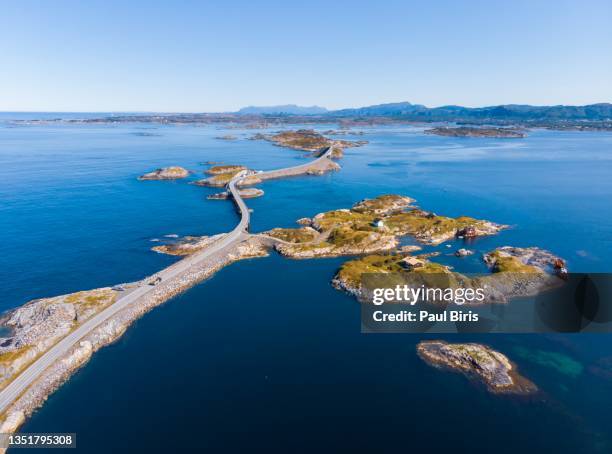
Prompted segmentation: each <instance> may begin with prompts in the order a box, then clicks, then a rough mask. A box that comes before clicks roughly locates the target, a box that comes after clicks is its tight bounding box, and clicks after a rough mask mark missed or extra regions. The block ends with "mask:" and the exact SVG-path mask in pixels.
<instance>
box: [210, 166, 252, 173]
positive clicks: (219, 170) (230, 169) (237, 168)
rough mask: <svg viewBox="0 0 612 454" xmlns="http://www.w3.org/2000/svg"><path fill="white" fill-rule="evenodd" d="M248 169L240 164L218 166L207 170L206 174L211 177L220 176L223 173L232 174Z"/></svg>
mask: <svg viewBox="0 0 612 454" xmlns="http://www.w3.org/2000/svg"><path fill="white" fill-rule="evenodd" d="M246 169H247V168H246V167H245V166H243V165H238V164H228V165H216V166H213V167H211V168H210V169H207V170H206V173H207V174H209V175H220V174H222V173H232V172H236V173H237V172H240V171H241V170H246Z"/></svg>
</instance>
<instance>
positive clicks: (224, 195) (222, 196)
mask: <svg viewBox="0 0 612 454" xmlns="http://www.w3.org/2000/svg"><path fill="white" fill-rule="evenodd" d="M238 194H240V197H242V198H243V199H254V198H256V197H261V196H262V195H264V191H263V190H262V189H258V188H245V189H239V190H238ZM206 198H207V199H208V200H227V199H229V198H230V193H229V192H228V191H223V192H218V193H216V194H211V195H209V196H208V197H206Z"/></svg>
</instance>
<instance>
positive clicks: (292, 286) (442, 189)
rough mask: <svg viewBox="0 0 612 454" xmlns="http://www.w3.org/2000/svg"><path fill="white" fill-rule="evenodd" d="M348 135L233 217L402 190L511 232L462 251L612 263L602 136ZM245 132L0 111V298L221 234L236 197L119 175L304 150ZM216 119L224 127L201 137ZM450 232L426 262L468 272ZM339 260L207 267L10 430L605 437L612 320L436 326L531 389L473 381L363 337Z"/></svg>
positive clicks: (8, 304)
mask: <svg viewBox="0 0 612 454" xmlns="http://www.w3.org/2000/svg"><path fill="white" fill-rule="evenodd" d="M5 117H6V115H5ZM47 118H53V115H52V114H51V115H50V116H49V117H47ZM333 126H334V125H326V126H323V127H321V129H322V130H325V129H329V127H333ZM363 131H364V132H365V135H363V136H358V137H357V136H355V137H354V136H350V135H349V136H341V137H342V138H347V139H356V140H360V139H365V140H368V141H369V142H370V143H369V144H368V145H366V146H364V147H361V148H351V149H347V150H346V152H345V157H344V158H343V159H342V160H341V161H340V163H341V165H342V170H341V171H340V172H338V173H333V174H329V175H325V176H323V177H317V178H315V177H299V178H293V179H284V180H277V181H271V182H268V183H266V184H264V185H262V186H261V187H262V188H263V189H264V190H265V192H266V194H265V196H264V197H262V198H260V199H254V200H249V201H248V204H249V206H250V207H252V208H253V209H254V213H253V217H252V226H251V230H252V231H254V232H257V231H261V230H264V229H269V228H272V227H277V226H295V220H296V219H298V218H300V217H304V216H312V215H314V214H316V213H318V212H321V211H325V210H329V209H335V208H341V207H349V206H350V205H352V204H353V203H354V202H356V201H358V200H360V199H362V198H364V197H373V196H376V195H379V194H384V193H399V194H405V195H409V196H411V197H414V198H416V199H417V200H418V203H419V204H420V205H421V206H422V207H423V208H425V209H429V210H433V211H435V212H436V213H438V214H446V215H452V216H457V215H462V214H465V215H470V216H475V217H480V218H484V219H490V220H492V221H495V222H499V223H504V224H509V225H512V226H513V228H512V229H510V230H508V231H504V232H502V233H501V234H500V235H498V236H494V237H489V238H485V239H480V240H478V241H477V242H476V243H475V244H474V245H472V246H471V247H472V248H474V249H476V250H477V251H478V252H486V251H488V250H490V249H492V248H494V247H496V246H502V245H515V246H539V247H543V248H546V249H549V250H551V251H552V252H554V253H556V254H558V255H560V256H562V257H564V258H566V259H567V261H568V265H569V268H570V270H572V271H586V272H596V271H599V272H610V271H612V244H611V243H612V204H611V203H610V200H611V196H612V178H610V175H612V134H604V133H578V132H550V131H534V132H532V133H531V134H530V136H529V137H528V138H526V139H522V140H502V139H497V140H491V139H457V138H444V137H437V136H428V135H424V134H423V133H422V129H420V128H412V127H403V128H400V127H392V128H391V127H389V128H378V129H367V128H366V129H364V130H363ZM254 132H260V131H247V130H241V129H237V130H229V129H222V128H219V127H215V126H212V127H192V126H157V125H147V124H136V123H135V124H121V125H115V126H110V125H94V126H92V125H61V124H47V125H27V124H13V123H11V122H7V121H3V120H2V118H0V231H1V232H2V234H3V238H4V243H3V248H2V255H1V258H0V261H1V265H2V266H1V270H2V272H1V274H0V285H1V286H2V297H1V299H0V310H2V311H4V310H8V309H11V308H13V307H16V306H19V305H21V304H23V303H25V302H26V301H29V300H31V299H34V298H40V297H45V296H53V295H58V294H63V293H67V292H73V291H77V290H83V289H89V288H95V287H101V286H106V285H112V284H115V283H120V282H128V281H133V280H136V279H140V278H142V277H144V276H146V275H148V274H150V273H152V272H154V271H156V270H158V269H160V268H162V267H164V266H166V265H168V264H170V263H172V262H173V261H174V260H175V259H174V258H172V257H167V256H163V255H159V254H155V253H154V252H151V251H150V247H151V246H153V245H155V244H158V243H156V242H153V241H151V240H155V239H159V240H162V241H164V240H167V238H166V237H165V235H173V234H176V235H204V234H214V233H219V232H225V231H229V230H230V229H231V228H233V226H234V225H235V224H236V222H237V216H236V213H235V210H234V208H233V206H232V204H231V203H230V202H224V201H209V200H206V195H208V194H210V193H212V192H215V191H214V190H213V189H207V188H201V187H196V186H193V185H189V184H187V182H186V181H176V182H139V181H137V180H136V177H137V176H138V175H140V174H142V173H144V172H146V171H149V170H152V169H154V168H157V167H163V166H168V165H181V166H184V167H186V168H188V169H191V170H193V171H194V172H195V175H194V176H193V177H190V179H195V178H198V177H201V176H202V171H203V170H204V169H205V166H203V165H202V163H203V162H205V161H223V162H226V163H241V164H246V165H248V166H249V167H252V168H255V169H274V168H278V167H285V166H289V165H295V164H298V163H302V162H305V158H304V157H303V154H302V153H300V152H297V151H293V150H289V149H285V148H279V147H275V146H273V145H270V144H269V143H266V142H261V141H252V140H246V139H247V138H248V137H250V136H251V135H253V134H254ZM225 134H233V135H236V136H238V138H239V140H236V141H224V140H219V139H216V137H217V136H221V135H225ZM339 138H340V136H339ZM460 246H461V244H460V243H459V242H457V244H453V248H452V249H451V248H446V247H445V246H444V245H443V246H440V247H438V248H436V249H437V250H440V251H441V252H443V255H442V256H441V257H439V258H438V259H439V261H441V262H444V263H446V264H450V265H453V266H454V267H455V268H456V269H457V270H458V271H466V272H467V271H483V270H484V267H483V265H482V263H481V259H480V254H475V255H474V256H472V257H467V258H464V259H457V258H454V257H451V256H448V254H449V253H450V252H452V251H454V250H455V249H456V248H458V247H460ZM345 260H346V259H345V258H337V259H320V260H308V261H295V260H285V259H282V258H281V257H278V256H276V255H272V256H270V257H269V258H263V259H254V260H249V261H244V262H239V263H236V264H234V265H231V266H230V267H228V268H225V269H223V270H222V271H220V272H219V273H217V274H216V275H215V276H214V277H212V278H211V279H210V280H208V281H206V282H204V283H202V284H200V285H198V286H197V287H195V288H193V289H192V290H190V291H188V292H186V293H185V294H183V295H181V296H179V297H177V298H175V299H173V300H171V301H169V302H168V303H166V304H165V305H163V306H161V307H159V308H157V309H155V310H154V311H152V312H150V313H148V314H146V315H145V316H144V317H143V318H142V319H140V320H138V322H136V323H135V324H134V325H133V326H132V327H131V328H130V329H129V330H128V332H127V333H126V334H125V335H124V336H123V337H122V338H121V339H120V340H119V341H118V342H116V343H115V344H113V345H112V346H109V347H107V348H104V349H102V350H101V351H99V352H97V353H96V354H95V356H94V358H93V360H92V361H91V362H90V363H89V364H88V365H87V366H85V367H84V368H83V369H81V370H80V371H79V372H78V373H77V374H76V375H75V376H74V377H73V378H72V379H71V380H70V381H69V382H68V383H67V384H66V385H64V386H63V387H62V388H61V389H60V390H58V391H57V392H56V393H54V394H53V395H52V396H51V397H50V399H49V400H48V402H47V403H46V404H45V405H44V407H43V408H42V409H40V410H39V411H37V412H36V413H35V414H34V415H33V417H32V418H31V419H30V420H29V421H28V422H27V423H26V424H25V425H24V427H23V431H24V432H76V433H77V444H78V447H79V448H80V450H82V451H83V452H92V453H98V452H99V453H107V452H126V453H127V452H136V451H137V450H143V451H145V450H146V451H147V452H162V451H164V452H184V451H191V450H194V449H203V450H204V449H205V450H208V451H209V452H221V451H223V452H245V451H247V450H261V449H266V450H268V451H273V452H281V451H282V452H305V451H310V452H312V451H327V450H334V451H337V450H340V449H342V450H363V449H371V450H376V451H386V452H401V451H406V452H421V451H424V450H432V452H436V451H440V450H443V449H444V450H451V452H462V451H465V452H468V451H469V452H474V453H490V452H497V453H506V452H507V453H516V452H517V451H518V452H520V451H523V452H532V451H534V452H535V451H536V450H537V451H541V452H548V451H553V450H554V451H555V452H558V453H576V452H582V453H596V452H597V453H607V452H611V451H612V423H610V420H609V417H610V409H611V408H612V336H606V335H589V336H587V335H565V336H561V335H512V336H511V335H489V336H486V335H480V336H477V335H457V336H447V337H448V338H449V339H451V340H455V341H479V342H485V343H487V344H489V345H491V346H493V347H494V348H497V349H499V350H500V351H502V352H503V353H505V354H507V355H508V356H509V357H510V358H511V359H512V360H513V361H515V362H516V363H517V364H518V365H519V368H520V370H521V372H522V373H523V374H524V375H526V376H527V377H528V378H530V379H531V380H532V381H534V382H535V383H536V384H537V385H538V386H539V387H540V389H541V390H542V393H541V394H540V395H538V396H537V397H536V398H530V399H522V398H508V397H500V396H495V395H491V394H489V393H488V392H487V391H486V390H484V389H483V388H482V387H481V386H479V385H477V384H474V383H471V382H469V381H468V380H466V379H465V378H464V377H462V376H460V375H458V374H453V373H447V372H441V371H439V370H436V369H434V368H431V367H429V366H427V365H426V364H424V363H423V362H422V361H421V360H420V359H419V358H418V357H417V356H416V354H415V345H416V344H417V343H418V341H419V340H420V339H422V338H424V336H414V335H408V334H404V335H362V334H360V322H359V307H358V305H357V304H356V303H355V301H354V300H353V299H352V298H350V297H348V296H347V295H345V294H343V293H341V292H338V291H336V290H334V289H333V288H332V287H331V286H330V285H329V281H330V279H331V277H332V276H333V275H334V272H335V270H336V269H337V268H338V266H339V265H340V264H341V263H342V262H343V261H345ZM438 337H439V336H438ZM429 338H431V336H429Z"/></svg>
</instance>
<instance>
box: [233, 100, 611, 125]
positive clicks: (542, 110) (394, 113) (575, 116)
mask: <svg viewBox="0 0 612 454" xmlns="http://www.w3.org/2000/svg"><path fill="white" fill-rule="evenodd" d="M238 113H239V114H253V115H316V116H329V117H392V118H398V119H399V118H401V119H405V120H423V121H461V120H478V121H483V120H509V121H513V120H515V121H519V120H520V121H529V120H543V121H549V120H550V121H554V120H593V121H601V120H611V119H612V104H610V103H600V104H590V105H586V106H563V105H557V106H530V105H520V104H505V105H499V106H489V107H462V106H453V105H450V106H441V107H431V108H430V107H426V106H424V105H422V104H411V103H409V102H398V103H389V104H378V105H374V106H367V107H358V108H354V109H341V110H327V109H325V108H323V107H318V106H312V107H300V106H296V105H286V106H272V107H245V108H244V109H240V111H238Z"/></svg>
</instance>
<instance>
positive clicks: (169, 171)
mask: <svg viewBox="0 0 612 454" xmlns="http://www.w3.org/2000/svg"><path fill="white" fill-rule="evenodd" d="M188 175H189V171H188V170H187V169H184V168H183V167H179V166H172V167H164V168H160V169H156V170H154V171H153V172H149V173H145V174H144V175H141V176H139V177H138V179H139V180H178V179H181V178H185V177H187V176H188Z"/></svg>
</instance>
